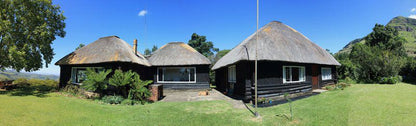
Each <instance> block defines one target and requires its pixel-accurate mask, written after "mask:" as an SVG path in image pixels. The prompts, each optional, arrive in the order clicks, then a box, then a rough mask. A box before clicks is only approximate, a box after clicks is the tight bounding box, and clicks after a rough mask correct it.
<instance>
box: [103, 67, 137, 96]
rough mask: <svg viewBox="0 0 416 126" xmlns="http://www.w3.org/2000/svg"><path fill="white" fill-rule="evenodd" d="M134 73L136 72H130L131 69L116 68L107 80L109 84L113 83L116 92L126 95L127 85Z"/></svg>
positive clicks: (131, 80)
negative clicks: (124, 70) (125, 70)
mask: <svg viewBox="0 0 416 126" xmlns="http://www.w3.org/2000/svg"><path fill="white" fill-rule="evenodd" d="M135 74H136V73H134V72H132V71H131V70H129V71H127V72H123V71H121V70H116V71H114V74H113V76H112V77H111V78H110V79H109V80H108V82H109V84H110V85H113V86H114V87H115V88H116V89H117V93H118V94H121V95H123V96H125V97H127V92H128V91H127V90H128V86H129V84H131V83H132V82H133V76H134V75H135Z"/></svg>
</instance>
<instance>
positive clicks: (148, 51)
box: [144, 48, 152, 56]
mask: <svg viewBox="0 0 416 126" xmlns="http://www.w3.org/2000/svg"><path fill="white" fill-rule="evenodd" d="M150 54H152V51H150V49H149V48H146V49H145V50H144V55H146V56H148V55H150Z"/></svg>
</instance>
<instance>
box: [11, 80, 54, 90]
mask: <svg viewBox="0 0 416 126" xmlns="http://www.w3.org/2000/svg"><path fill="white" fill-rule="evenodd" d="M13 84H14V85H15V88H25V89H31V90H36V91H42V92H47V91H55V90H56V89H58V81H55V80H41V79H26V78H19V79H16V80H15V81H13Z"/></svg>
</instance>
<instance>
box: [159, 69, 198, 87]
mask: <svg viewBox="0 0 416 126" xmlns="http://www.w3.org/2000/svg"><path fill="white" fill-rule="evenodd" d="M166 68H168V69H169V68H193V69H194V74H195V75H194V81H187V82H186V81H161V80H159V69H163V70H165V69H166ZM163 73H165V72H163ZM164 78H165V75H164V74H163V75H162V79H163V80H164ZM188 78H189V80H191V72H189V75H188ZM156 81H157V83H196V67H157V72H156Z"/></svg>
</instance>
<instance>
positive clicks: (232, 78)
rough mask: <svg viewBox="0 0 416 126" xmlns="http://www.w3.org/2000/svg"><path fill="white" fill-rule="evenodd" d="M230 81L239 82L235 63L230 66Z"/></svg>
mask: <svg viewBox="0 0 416 126" xmlns="http://www.w3.org/2000/svg"><path fill="white" fill-rule="evenodd" d="M228 82H233V83H235V82H237V71H236V67H235V65H232V66H229V67H228Z"/></svg>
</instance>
